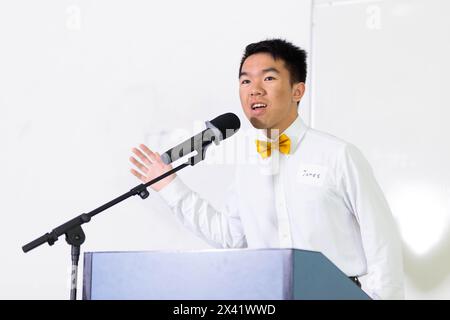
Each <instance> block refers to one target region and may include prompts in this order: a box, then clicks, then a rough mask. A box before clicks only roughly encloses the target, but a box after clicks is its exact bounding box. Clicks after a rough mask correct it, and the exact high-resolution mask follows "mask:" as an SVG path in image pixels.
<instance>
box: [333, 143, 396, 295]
mask: <svg viewBox="0 0 450 320" xmlns="http://www.w3.org/2000/svg"><path fill="white" fill-rule="evenodd" d="M343 151H344V152H343V155H342V156H343V159H342V160H343V161H342V168H341V170H342V172H341V183H342V184H343V186H342V188H343V190H344V198H345V201H346V204H347V206H349V208H350V209H351V211H352V212H353V214H354V215H355V217H356V220H357V221H358V223H359V227H360V231H361V238H362V244H363V248H364V252H365V256H366V260H367V272H368V274H367V282H366V285H367V288H366V291H367V293H368V294H369V295H370V296H371V297H372V298H373V299H404V287H403V258H402V249H401V240H400V237H399V233H398V230H397V227H396V224H395V221H394V218H393V216H392V213H391V211H390V209H389V205H388V203H387V201H386V199H385V197H384V194H383V192H382V190H381V188H380V186H379V185H378V183H377V181H376V179H375V177H374V174H373V171H372V168H371V166H370V164H369V163H368V162H367V160H366V159H365V157H364V156H363V155H362V153H361V152H360V151H359V150H358V149H357V148H356V147H355V146H353V145H351V144H347V145H346V146H345V148H344V150H343Z"/></svg>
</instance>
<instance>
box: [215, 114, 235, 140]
mask: <svg viewBox="0 0 450 320" xmlns="http://www.w3.org/2000/svg"><path fill="white" fill-rule="evenodd" d="M210 122H211V124H212V125H213V126H215V127H216V128H217V129H219V131H220V132H221V133H222V135H223V137H224V138H228V136H230V135H232V134H233V133H235V132H236V131H237V130H238V129H239V128H240V127H241V121H240V120H239V118H238V116H237V115H235V114H234V113H231V112H228V113H224V114H222V115H220V116H218V117H216V118H214V119H212V120H211V121H210ZM227 129H228V132H227ZM227 135H228V136H227Z"/></svg>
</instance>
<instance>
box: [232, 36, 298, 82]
mask: <svg viewBox="0 0 450 320" xmlns="http://www.w3.org/2000/svg"><path fill="white" fill-rule="evenodd" d="M256 53H268V54H270V55H271V56H272V58H273V59H274V60H278V59H282V60H283V61H284V64H285V66H286V69H287V70H288V71H289V75H290V82H291V84H294V83H298V82H305V81H306V67H307V66H306V57H307V53H306V51H305V50H303V49H300V48H299V47H297V46H295V45H293V44H292V43H290V42H288V41H286V40H282V39H268V40H264V41H260V42H255V43H251V44H249V45H248V46H247V47H246V48H245V52H244V55H243V57H242V60H241V65H240V66H239V77H240V76H241V72H242V65H243V64H244V62H245V60H246V59H247V58H248V57H249V56H251V55H253V54H256Z"/></svg>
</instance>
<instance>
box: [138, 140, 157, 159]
mask: <svg viewBox="0 0 450 320" xmlns="http://www.w3.org/2000/svg"><path fill="white" fill-rule="evenodd" d="M139 146H140V147H141V149H142V150H143V151H144V152H145V154H146V155H147V156H148V157H149V158H150V160H151V161H153V162H155V161H157V160H158V159H157V158H156V156H155V154H154V153H153V151H152V150H150V149H149V148H147V146H146V145H145V144H140V145H139Z"/></svg>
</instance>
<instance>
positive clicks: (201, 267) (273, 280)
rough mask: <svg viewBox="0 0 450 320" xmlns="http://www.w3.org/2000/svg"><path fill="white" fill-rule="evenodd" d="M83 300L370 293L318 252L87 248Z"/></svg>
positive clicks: (289, 297) (328, 296)
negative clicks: (136, 250) (127, 250)
mask: <svg viewBox="0 0 450 320" xmlns="http://www.w3.org/2000/svg"><path fill="white" fill-rule="evenodd" d="M83 299H86V300H90V299H100V300H106V299H107V300H110V299H112V300H114V299H133V300H142V299H151V300H292V299H309V300H311V299H317V300H329V299H339V300H343V299H351V300H369V299H370V298H369V296H368V295H367V294H366V293H365V292H364V291H362V290H361V289H360V288H359V287H358V286H357V285H356V284H354V283H353V281H351V280H350V279H349V278H348V277H347V276H346V275H345V274H344V273H343V272H342V271H340V270H339V269H338V268H337V267H336V266H335V265H334V264H333V263H332V262H331V261H330V260H328V259H327V258H326V257H325V256H324V255H323V254H322V253H320V252H314V251H306V250H297V249H219V250H203V251H182V252H177V251H148V252H86V253H85V254H84V271H83Z"/></svg>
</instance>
